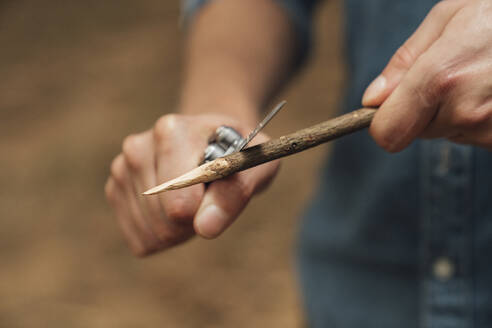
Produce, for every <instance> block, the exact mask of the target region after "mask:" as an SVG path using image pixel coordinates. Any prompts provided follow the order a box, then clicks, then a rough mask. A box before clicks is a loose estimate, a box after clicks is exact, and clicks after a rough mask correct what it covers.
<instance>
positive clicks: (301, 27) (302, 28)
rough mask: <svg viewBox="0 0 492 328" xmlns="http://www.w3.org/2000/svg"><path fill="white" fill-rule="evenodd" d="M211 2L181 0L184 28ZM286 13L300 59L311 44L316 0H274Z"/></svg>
mask: <svg viewBox="0 0 492 328" xmlns="http://www.w3.org/2000/svg"><path fill="white" fill-rule="evenodd" d="M209 1H213V0H181V3H182V19H183V23H184V25H185V26H186V25H187V24H188V23H189V22H190V20H191V19H192V18H193V15H194V14H195V13H196V12H197V11H198V10H199V9H200V8H201V7H202V6H203V5H205V4H206V3H208V2H209ZM274 1H275V2H276V3H278V4H279V5H280V6H281V7H282V8H284V10H285V11H286V12H287V15H288V16H289V18H290V19H291V21H292V23H293V24H294V26H295V29H296V30H297V33H298V35H299V38H300V40H301V44H302V54H301V56H300V57H301V58H303V57H304V55H305V54H306V53H307V51H308V49H309V46H310V43H311V21H312V13H313V10H314V7H315V5H316V3H317V2H318V1H317V0H274Z"/></svg>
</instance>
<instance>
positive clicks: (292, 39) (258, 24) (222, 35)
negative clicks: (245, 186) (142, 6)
mask: <svg viewBox="0 0 492 328" xmlns="http://www.w3.org/2000/svg"><path fill="white" fill-rule="evenodd" d="M297 39H298V38H297V36H296V33H295V30H294V28H293V26H292V25H291V23H290V21H289V19H288V17H287V15H286V14H285V12H284V10H283V9H282V8H281V7H279V6H278V5H277V4H276V3H275V2H274V1H273V0H248V1H240V0H216V1H212V2H211V3H210V4H208V5H207V6H206V7H205V8H203V9H202V10H201V12H199V13H198V14H197V17H196V18H195V20H194V22H193V24H192V25H191V26H190V29H189V32H188V37H187V41H186V50H185V51H186V59H185V74H184V81H183V82H184V84H183V88H182V95H181V106H180V108H181V111H182V112H183V113H186V114H197V113H201V112H215V113H220V114H227V115H230V116H233V117H235V118H237V119H239V120H242V121H243V122H245V123H246V122H247V123H254V122H255V121H256V120H257V117H256V116H257V113H256V109H260V108H262V107H263V106H264V105H265V103H266V102H268V100H269V99H270V97H271V96H272V94H273V93H274V92H275V91H276V90H277V89H278V88H279V87H280V85H281V84H282V81H285V79H286V77H287V76H288V75H289V73H290V71H291V70H292V66H293V63H294V61H295V58H296V56H297V51H298V48H299V42H298V41H297Z"/></svg>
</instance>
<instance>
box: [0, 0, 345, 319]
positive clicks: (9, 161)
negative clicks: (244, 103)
mask: <svg viewBox="0 0 492 328" xmlns="http://www.w3.org/2000/svg"><path fill="white" fill-rule="evenodd" d="M339 16H340V4H339V2H337V1H330V2H328V3H325V4H324V5H323V6H322V7H320V8H319V10H318V12H317V20H316V31H317V32H318V33H317V35H316V37H315V44H316V47H315V49H314V52H313V54H312V58H311V62H310V64H309V66H308V67H307V68H306V69H305V70H304V71H303V72H302V73H301V75H300V76H298V77H297V78H296V79H295V81H293V83H291V84H290V85H289V87H288V90H286V92H285V94H284V95H282V98H283V97H285V98H286V99H287V100H288V101H289V104H288V107H287V108H286V110H285V111H284V112H283V113H282V114H281V115H280V116H278V118H276V119H275V120H274V121H273V122H272V124H271V125H269V127H268V128H267V132H268V133H269V134H270V135H272V136H280V135H282V134H285V133H288V132H292V131H294V130H296V129H299V128H302V127H306V126H308V125H311V124H314V123H316V122H318V121H320V120H324V119H327V118H329V117H330V116H332V115H334V109H335V108H336V104H337V102H338V101H339V94H340V90H341V86H342V80H343V65H342V63H341V61H340V40H341V37H340V26H339V25H340V21H339V20H340V18H339ZM178 17H179V3H178V1H177V0H176V1H162V0H160V1H158V0H148V1H131V0H119V1H96V0H88V1H34V0H32V1H21V0H16V1H0V152H1V154H0V168H1V170H0V183H1V187H0V327H9V328H10V327H150V326H153V327H302V326H303V318H302V306H301V302H300V300H299V298H298V291H297V285H296V277H295V270H294V268H295V263H294V258H293V250H294V247H295V234H296V231H297V226H298V217H299V214H300V212H301V210H302V208H303V205H304V204H305V202H306V200H307V199H308V198H309V194H310V193H311V192H312V189H313V185H314V181H315V178H316V171H317V169H318V167H319V164H320V160H321V159H322V157H323V156H324V154H325V152H326V150H327V147H329V146H322V147H319V148H317V149H315V150H311V151H308V152H306V153H303V154H301V155H296V156H294V157H291V158H289V159H287V160H284V161H283V168H282V170H281V172H280V175H279V178H278V179H277V180H276V181H275V183H274V184H273V186H272V188H270V189H269V190H268V191H267V192H266V193H264V194H263V195H261V196H259V197H258V198H257V199H256V200H255V201H254V202H252V203H251V205H250V206H249V208H248V209H247V211H246V212H245V213H244V214H243V215H242V216H241V217H240V220H239V221H238V222H237V223H236V224H235V225H234V226H233V227H232V228H231V229H230V230H228V231H227V232H226V233H225V234H224V235H223V236H222V237H221V238H219V239H218V240H215V241H204V240H198V239H194V240H193V241H191V242H188V243H186V244H185V245H183V246H180V247H177V248H175V249H173V250H170V251H168V252H166V253H162V254H158V255H156V256H153V257H150V258H148V259H144V260H138V259H135V258H133V257H132V256H131V255H130V252H129V251H128V250H127V248H126V245H125V243H124V242H123V240H122V238H121V236H120V234H119V231H118V229H117V225H116V222H115V221H114V218H113V216H112V213H111V212H110V210H109V208H108V206H107V205H106V203H105V200H104V195H103V186H104V183H105V179H106V175H107V173H108V167H109V164H110V162H111V159H112V158H113V157H114V156H115V155H116V154H117V153H118V152H119V149H120V143H121V141H122V139H123V138H124V137H125V136H126V135H128V134H130V133H133V132H138V131H141V130H143V129H146V128H148V127H150V126H151V124H152V123H153V122H154V121H155V120H156V119H157V118H158V117H159V116H160V115H163V114H165V113H168V112H170V111H172V110H173V106H174V105H175V104H176V100H177V96H178V89H179V75H180V65H181V64H180V55H181V46H182V44H181V42H182V41H181V39H182V36H183V35H182V32H181V31H180V29H179V26H178Z"/></svg>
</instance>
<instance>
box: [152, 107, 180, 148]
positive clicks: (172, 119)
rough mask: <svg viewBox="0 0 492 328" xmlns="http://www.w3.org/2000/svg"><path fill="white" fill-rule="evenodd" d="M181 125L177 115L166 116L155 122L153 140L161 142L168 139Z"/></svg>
mask: <svg viewBox="0 0 492 328" xmlns="http://www.w3.org/2000/svg"><path fill="white" fill-rule="evenodd" d="M180 124H181V117H180V115H177V114H168V115H165V116H162V117H161V118H159V119H158V120H157V122H156V123H155V126H154V139H155V140H156V141H157V142H162V141H164V140H166V139H168V138H169V137H170V135H171V134H172V132H173V131H174V130H176V129H177V127H178V126H179V125H180Z"/></svg>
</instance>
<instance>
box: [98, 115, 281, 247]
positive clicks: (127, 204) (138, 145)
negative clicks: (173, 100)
mask: <svg viewBox="0 0 492 328" xmlns="http://www.w3.org/2000/svg"><path fill="white" fill-rule="evenodd" d="M220 125H228V126H231V127H233V128H235V129H236V130H237V131H239V132H240V133H241V134H242V135H243V136H244V135H246V134H247V133H249V132H250V131H251V127H250V126H246V125H245V124H244V123H239V122H237V121H234V120H232V119H230V118H229V117H225V116H219V115H177V114H172V115H166V116H163V117H162V118H160V119H159V120H158V121H157V123H156V124H155V126H154V128H153V129H151V130H148V131H145V132H143V133H140V134H136V135H132V136H129V137H127V138H126V139H125V141H124V142H123V150H122V153H121V154H119V155H118V156H117V157H116V158H115V159H114V161H113V163H112V165H111V176H110V177H109V179H108V181H107V183H106V188H105V191H106V197H107V199H108V200H109V202H110V204H111V206H112V207H113V209H114V211H115V214H116V217H117V219H118V222H119V224H120V227H121V229H122V231H123V233H124V235H125V237H126V239H127V241H128V242H129V245H130V248H131V249H132V251H133V252H134V253H135V254H136V255H139V256H144V255H147V254H150V253H153V252H155V251H158V250H162V249H165V248H168V247H170V246H173V245H175V244H177V243H180V242H183V241H185V240H187V239H189V238H190V237H192V236H193V235H194V234H195V233H197V234H199V235H201V236H202V237H205V238H215V237H217V236H218V235H220V234H221V233H222V232H223V231H224V230H225V229H226V228H227V227H228V226H229V225H230V224H231V223H232V222H233V221H234V220H235V219H236V218H237V216H238V215H239V214H240V213H241V211H242V210H243V209H244V207H245V206H246V204H247V203H248V201H249V200H250V198H251V197H252V196H253V195H254V194H255V193H257V192H259V191H260V190H262V189H263V188H264V187H265V186H266V185H267V184H268V183H269V182H270V181H271V179H272V178H273V177H274V176H275V173H276V172H277V169H278V166H279V164H278V161H275V162H270V163H267V164H264V165H261V166H259V167H257V168H254V169H251V170H248V171H244V172H241V173H239V174H236V175H233V176H231V177H229V178H227V179H224V180H219V181H215V182H213V183H211V184H210V185H209V186H208V188H205V186H204V185H195V186H191V187H188V188H185V189H181V190H174V191H169V192H165V193H162V194H159V195H155V196H142V195H141V193H142V192H143V191H145V190H147V189H149V188H151V187H154V186H155V185H157V184H158V183H161V182H164V181H167V180H170V179H172V178H175V177H177V176H179V175H181V174H183V173H185V172H186V171H188V170H190V169H193V168H195V167H196V166H197V165H198V164H199V163H200V161H201V160H202V159H203V151H204V149H205V147H206V146H207V140H208V138H209V137H210V136H211V135H212V134H213V133H214V131H215V129H216V128H217V127H218V126H220ZM267 139H268V138H267V137H266V136H265V135H264V134H261V133H260V134H259V135H258V136H257V137H256V138H255V140H254V141H255V142H256V143H259V142H264V141H266V140H267Z"/></svg>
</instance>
